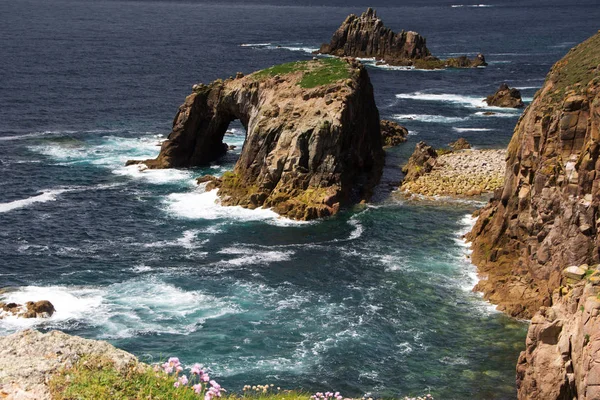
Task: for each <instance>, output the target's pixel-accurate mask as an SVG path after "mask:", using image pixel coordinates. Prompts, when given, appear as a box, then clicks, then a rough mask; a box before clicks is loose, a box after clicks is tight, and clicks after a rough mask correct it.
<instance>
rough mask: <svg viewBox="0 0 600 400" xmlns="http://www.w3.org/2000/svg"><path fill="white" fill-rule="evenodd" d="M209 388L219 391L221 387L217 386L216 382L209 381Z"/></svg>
mask: <svg viewBox="0 0 600 400" xmlns="http://www.w3.org/2000/svg"><path fill="white" fill-rule="evenodd" d="M210 386H212V387H213V388H215V389H216V390H221V385H219V384H218V383H217V382H216V381H214V380H213V381H210Z"/></svg>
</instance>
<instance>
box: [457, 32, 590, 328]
mask: <svg viewBox="0 0 600 400" xmlns="http://www.w3.org/2000/svg"><path fill="white" fill-rule="evenodd" d="M599 66H600V34H596V35H595V36H593V37H591V38H590V39H588V40H587V41H585V42H584V43H582V44H580V45H579V46H577V47H575V48H574V49H572V50H571V51H570V52H569V53H568V54H567V55H566V56H565V57H564V58H563V59H561V60H560V61H558V62H557V63H556V64H555V65H554V66H553V68H552V70H551V71H550V73H549V74H548V76H547V78H546V82H545V84H544V86H543V87H542V89H540V90H539V91H538V93H537V94H536V96H535V98H534V100H533V102H532V104H531V105H530V106H529V107H528V109H527V110H526V112H525V113H524V115H523V116H522V117H521V119H520V120H519V122H518V124H517V126H516V128H515V131H514V135H513V138H512V140H511V142H510V144H509V146H508V154H507V166H506V173H505V184H504V188H503V189H502V190H499V191H497V192H496V193H495V196H494V199H493V200H492V201H491V203H490V204H489V205H488V206H487V207H486V208H485V209H484V210H483V211H482V212H481V215H480V216H479V219H478V221H477V224H476V226H475V227H474V229H473V231H472V232H471V233H470V234H469V235H468V239H470V240H472V247H473V255H472V257H473V262H474V263H475V264H476V265H478V266H479V268H480V272H481V274H482V275H483V277H484V279H483V280H482V281H480V283H479V284H478V286H477V289H478V290H481V291H483V292H484V294H485V297H486V298H488V299H489V300H491V301H492V302H494V303H497V304H499V309H501V310H504V311H506V312H507V313H509V314H510V315H513V316H518V317H525V318H530V317H531V316H532V315H533V314H534V313H535V312H536V311H537V310H538V309H539V308H540V307H541V306H550V305H551V304H552V292H553V290H555V289H556V288H558V287H559V286H560V285H561V280H562V277H561V271H562V270H563V269H564V268H565V267H568V266H571V265H581V264H584V263H587V264H590V265H591V264H597V263H598V261H599V244H600V243H599V240H600V237H599V235H598V229H599V228H600V226H599V225H598V224H600V220H599V219H598V218H599V215H598V206H599V204H600V158H599V154H600V70H599Z"/></svg>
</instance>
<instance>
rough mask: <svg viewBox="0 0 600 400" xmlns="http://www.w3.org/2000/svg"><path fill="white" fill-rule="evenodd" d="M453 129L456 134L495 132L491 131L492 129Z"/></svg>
mask: <svg viewBox="0 0 600 400" xmlns="http://www.w3.org/2000/svg"><path fill="white" fill-rule="evenodd" d="M452 129H454V130H455V131H456V132H490V131H493V129H490V128H457V127H453V128H452Z"/></svg>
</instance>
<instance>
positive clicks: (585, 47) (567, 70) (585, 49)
mask: <svg viewBox="0 0 600 400" xmlns="http://www.w3.org/2000/svg"><path fill="white" fill-rule="evenodd" d="M594 78H600V31H599V32H598V33H597V34H595V35H594V36H592V37H591V38H589V39H587V40H586V41H585V42H583V43H581V44H579V45H578V46H576V47H574V48H572V49H571V50H570V51H569V53H567V55H566V56H564V57H563V58H562V59H561V60H560V61H558V62H557V63H556V64H555V65H554V67H553V68H552V72H551V74H550V75H549V80H550V81H552V83H553V84H554V90H553V91H554V94H556V95H560V96H562V95H564V93H565V92H566V91H567V90H570V89H574V90H575V91H576V92H581V91H582V90H584V89H585V88H586V87H587V85H588V84H589V82H590V81H591V80H593V79H594Z"/></svg>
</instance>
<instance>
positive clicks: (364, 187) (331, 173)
mask: <svg viewBox="0 0 600 400" xmlns="http://www.w3.org/2000/svg"><path fill="white" fill-rule="evenodd" d="M236 119H238V120H240V121H241V123H242V124H243V126H244V127H245V128H246V131H247V133H246V141H245V144H244V147H243V150H242V153H241V155H240V158H239V160H238V161H237V163H236V165H235V168H234V170H233V171H232V172H228V173H226V174H224V175H223V177H222V178H219V179H208V178H206V179H205V181H210V182H209V183H208V185H209V187H218V188H219V192H218V195H219V197H220V200H221V203H222V204H223V205H239V206H242V207H247V208H257V207H268V208H272V209H273V210H274V211H275V212H277V213H279V214H281V215H283V216H286V217H288V218H292V219H299V220H309V219H314V218H322V217H326V216H330V215H333V214H335V213H337V212H338V210H339V208H340V206H343V205H345V204H351V203H357V202H360V201H363V200H368V199H369V197H370V196H371V193H372V190H373V188H374V187H375V185H376V184H377V183H378V182H379V178H380V176H381V172H382V168H383V164H384V152H383V149H382V138H381V133H380V120H379V112H378V110H377V107H376V105H375V99H374V97H373V87H372V85H371V82H370V80H369V75H368V73H367V70H366V69H365V68H364V66H363V65H362V64H360V63H359V62H357V61H355V60H353V59H337V58H329V59H323V60H312V61H304V62H295V63H289V64H283V65H278V66H274V67H272V68H269V69H266V70H263V71H259V72H256V73H253V74H251V75H248V76H243V75H241V74H238V76H237V77H236V78H235V79H234V78H230V79H227V80H224V81H223V80H217V81H214V82H212V83H210V84H209V85H202V84H199V85H195V86H194V90H193V93H192V94H190V95H189V96H188V97H187V98H186V100H185V102H184V103H183V104H182V105H181V106H180V107H179V112H178V113H177V115H176V116H175V120H174V122H173V130H172V132H171V133H170V135H169V137H168V139H167V140H166V141H165V142H164V143H163V144H162V147H161V151H160V154H159V156H158V158H156V159H154V160H145V161H130V162H129V164H132V163H143V164H145V165H146V166H147V167H148V168H175V167H193V166H198V165H205V164H208V163H210V162H211V161H214V160H216V159H218V158H219V157H221V156H222V155H223V154H224V153H225V152H226V151H227V145H226V144H224V143H223V136H224V134H225V132H226V130H227V127H228V126H229V123H230V122H231V121H233V120H236Z"/></svg>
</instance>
